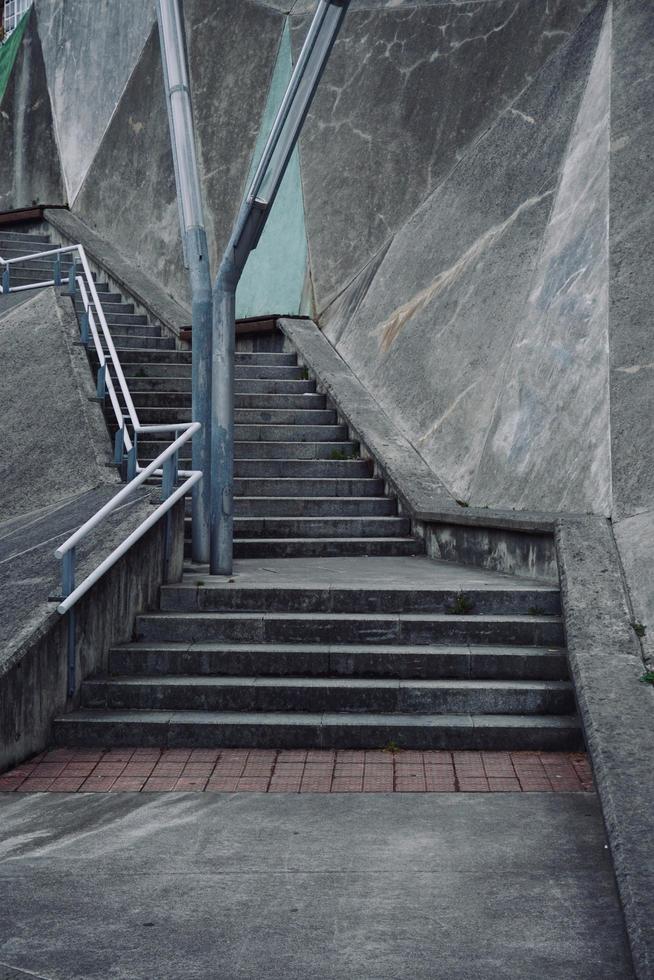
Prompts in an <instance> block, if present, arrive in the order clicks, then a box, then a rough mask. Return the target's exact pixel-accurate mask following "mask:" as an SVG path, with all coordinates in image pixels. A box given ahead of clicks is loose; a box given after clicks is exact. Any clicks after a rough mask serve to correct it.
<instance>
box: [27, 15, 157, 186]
mask: <svg viewBox="0 0 654 980" xmlns="http://www.w3.org/2000/svg"><path fill="white" fill-rule="evenodd" d="M36 12H37V18H38V24H39V35H40V37H41V42H42V45H43V57H44V61H45V70H46V75H47V78H48V88H49V90H50V97H51V100H52V108H53V113H54V119H55V127H56V133H57V141H58V145H59V150H60V153H61V161H62V167H63V171H64V179H65V183H66V186H67V191H68V200H69V201H70V202H71V203H72V202H73V201H74V200H75V198H76V196H77V193H78V191H79V188H80V186H81V183H82V181H83V179H84V177H85V175H86V173H87V171H88V169H89V167H90V165H91V162H92V160H93V157H94V156H95V153H96V151H97V149H98V146H99V145H100V142H101V140H102V137H103V135H104V133H105V130H106V128H107V126H108V124H109V120H110V119H111V116H112V114H113V112H114V110H115V108H116V106H117V105H118V102H119V100H120V97H121V95H122V93H123V91H124V89H125V86H126V84H127V81H128V79H129V77H130V75H131V74H132V71H133V70H134V67H135V65H136V63H137V61H138V58H139V55H140V53H141V51H142V49H143V45H144V44H145V42H146V40H147V37H148V35H149V33H150V30H151V28H152V23H153V21H154V17H155V4H154V0H138V2H137V3H134V0H93V2H92V3H90V2H89V0H65V2H62V0H37V2H36ZM125 139H129V134H127V133H126V134H125Z"/></svg>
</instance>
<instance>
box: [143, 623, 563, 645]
mask: <svg viewBox="0 0 654 980" xmlns="http://www.w3.org/2000/svg"><path fill="white" fill-rule="evenodd" d="M136 633H137V636H138V638H139V639H142V640H145V641H146V642H150V643H151V642H156V643H161V642H167V643H189V644H190V643H207V642H214V643H231V642H235V641H236V642H239V643H307V642H312V643H321V644H324V643H356V644H368V643H373V644H399V645H420V644H433V643H484V644H493V643H497V644H515V645H519V646H557V647H559V646H562V645H563V629H562V626H561V623H560V622H559V621H556V620H553V621H552V622H545V621H542V620H535V619H534V620H533V621H532V620H530V619H524V620H519V619H516V620H513V619H509V620H507V621H505V622H498V621H492V620H491V621H485V620H483V619H481V618H479V617H472V616H471V617H464V618H463V619H460V618H457V617H452V619H451V620H449V619H445V620H427V621H426V622H422V621H420V622H415V621H412V620H395V621H389V622H385V621H383V620H377V621H375V620H374V619H373V620H370V621H369V622H366V621H362V620H356V619H354V618H353V619H350V620H345V621H344V620H333V621H330V620H327V621H325V620H320V619H315V620H313V621H311V622H307V621H306V620H295V619H285V618H284V617H283V616H280V617H278V618H275V619H266V618H258V617H255V616H253V617H252V618H243V619H240V618H238V617H236V618H234V619H225V618H221V617H220V616H218V615H217V616H216V617H215V618H214V617H212V616H207V617H206V618H204V617H200V616H193V615H189V616H183V615H180V617H179V618H177V617H174V616H171V617H159V616H149V617H138V618H137V623H136ZM307 634H309V635H308V636H307Z"/></svg>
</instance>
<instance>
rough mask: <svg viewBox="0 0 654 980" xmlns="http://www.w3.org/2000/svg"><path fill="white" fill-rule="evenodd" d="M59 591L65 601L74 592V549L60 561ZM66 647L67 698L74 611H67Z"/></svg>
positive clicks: (73, 662)
mask: <svg viewBox="0 0 654 980" xmlns="http://www.w3.org/2000/svg"><path fill="white" fill-rule="evenodd" d="M61 591H62V595H63V598H64V599H66V598H67V597H68V596H69V595H70V594H71V592H74V591H75V548H71V549H70V550H69V551H67V552H66V554H65V555H64V556H63V558H62V560H61ZM66 631H67V633H66V647H67V665H66V677H67V682H68V697H72V696H73V694H74V693H75V673H76V670H75V668H76V656H75V610H74V609H69V610H68V623H67V624H66Z"/></svg>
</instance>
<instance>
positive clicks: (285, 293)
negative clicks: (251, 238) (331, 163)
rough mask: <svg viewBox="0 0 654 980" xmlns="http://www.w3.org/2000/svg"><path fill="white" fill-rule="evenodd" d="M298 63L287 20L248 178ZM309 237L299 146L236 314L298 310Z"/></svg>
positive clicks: (241, 288) (245, 279)
mask: <svg viewBox="0 0 654 980" xmlns="http://www.w3.org/2000/svg"><path fill="white" fill-rule="evenodd" d="M292 70H293V62H292V56H291V38H290V31H289V27H288V22H287V23H286V25H285V27H284V31H283V33H282V38H281V41H280V46H279V53H278V55H277V61H276V63H275V70H274V72H273V77H272V81H271V85H270V91H269V93H268V100H267V103H266V108H265V111H264V115H263V120H262V123H261V129H260V131H259V137H258V139H257V144H256V147H255V151H254V157H253V160H252V165H251V167H250V173H249V175H248V183H249V181H250V180H251V179H252V177H253V176H254V171H255V170H256V166H257V164H258V162H259V160H260V158H261V154H262V153H263V149H264V146H265V143H266V139H267V138H268V134H269V132H270V130H271V128H272V124H273V121H274V118H275V114H276V112H277V109H278V108H279V105H280V103H281V101H282V98H283V96H284V92H285V90H286V86H287V84H288V81H289V79H290V77H291V72H292ZM307 260H308V251H307V239H306V229H305V225H304V202H303V198H302V184H301V181H300V159H299V153H298V151H297V149H296V150H295V152H294V153H293V156H292V157H291V160H290V162H289V165H288V168H287V170H286V174H285V176H284V180H283V181H282V184H281V187H280V188H279V192H278V194H277V198H276V199H275V203H274V205H273V208H272V211H271V212H270V217H269V218H268V223H267V224H266V227H265V230H264V232H263V235H262V236H261V239H260V241H259V245H258V246H257V248H256V250H255V251H254V252H253V253H252V254H251V256H250V258H249V260H248V263H247V265H246V267H245V271H244V273H243V276H242V277H241V281H240V283H239V286H238V289H237V292H236V315H237V317H248V316H258V315H261V314H265V313H279V314H291V315H293V314H298V313H308V312H310V310H308V309H306V310H305V309H303V308H302V297H303V292H304V287H305V281H306V277H307Z"/></svg>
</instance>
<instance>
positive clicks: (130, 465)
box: [127, 432, 138, 480]
mask: <svg viewBox="0 0 654 980" xmlns="http://www.w3.org/2000/svg"><path fill="white" fill-rule="evenodd" d="M137 439H138V436H137V434H136V432H134V433H133V435H132V440H133V441H132V448H131V449H130V451H129V452H128V453H127V479H128V480H133V479H134V477H135V476H136V464H137V458H136V453H137V449H136V442H137Z"/></svg>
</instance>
